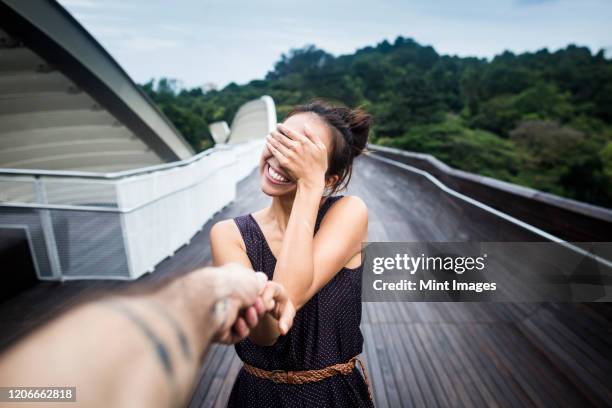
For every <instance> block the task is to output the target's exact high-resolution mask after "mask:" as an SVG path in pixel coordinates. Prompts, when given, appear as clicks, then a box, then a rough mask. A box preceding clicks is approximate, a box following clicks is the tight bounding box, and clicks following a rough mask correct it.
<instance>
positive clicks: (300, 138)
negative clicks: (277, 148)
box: [276, 123, 308, 142]
mask: <svg viewBox="0 0 612 408" xmlns="http://www.w3.org/2000/svg"><path fill="white" fill-rule="evenodd" d="M276 128H277V129H278V130H279V131H280V132H281V133H282V134H283V135H285V136H287V137H288V138H289V139H291V140H294V141H296V142H307V141H308V138H307V137H306V136H304V135H302V134H301V133H299V132H296V131H295V130H293V129H291V128H289V127H287V126H285V125H283V124H282V123H279V124H278V125H276Z"/></svg>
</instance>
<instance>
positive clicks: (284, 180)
mask: <svg viewBox="0 0 612 408" xmlns="http://www.w3.org/2000/svg"><path fill="white" fill-rule="evenodd" d="M305 124H308V128H309V129H310V131H311V132H312V133H314V134H316V135H317V136H318V137H319V138H320V139H321V141H322V142H323V144H325V147H326V148H327V151H328V152H331V149H332V133H331V130H330V129H329V127H328V126H327V125H326V124H325V123H324V122H323V120H322V119H321V118H320V117H319V116H317V114H316V113H310V112H305V113H297V114H295V115H293V116H291V117H289V118H287V119H285V121H284V122H283V125H285V126H287V127H288V128H290V129H293V130H295V131H296V132H299V133H301V134H305V133H306V130H305V129H304V125H305ZM259 175H260V177H261V191H263V192H264V194H266V195H269V196H271V197H280V196H284V195H287V194H291V195H293V194H295V190H296V189H297V183H296V181H295V180H291V179H290V177H289V176H288V175H287V172H286V171H285V170H284V169H283V168H282V167H281V166H280V164H279V163H278V160H277V159H276V158H275V157H274V156H273V155H272V153H270V151H269V150H268V148H267V147H264V149H263V152H262V153H261V159H260V160H259Z"/></svg>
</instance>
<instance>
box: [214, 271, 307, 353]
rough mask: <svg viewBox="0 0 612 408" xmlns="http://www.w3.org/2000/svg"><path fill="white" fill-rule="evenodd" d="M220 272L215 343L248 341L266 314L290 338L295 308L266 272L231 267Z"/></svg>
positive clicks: (215, 307) (215, 285)
mask: <svg viewBox="0 0 612 408" xmlns="http://www.w3.org/2000/svg"><path fill="white" fill-rule="evenodd" d="M213 269H215V270H216V272H217V273H216V275H217V276H216V277H215V279H214V280H215V283H214V287H215V290H214V292H215V297H216V302H215V304H214V305H215V306H214V308H213V315H214V316H213V317H214V321H215V322H216V324H217V330H216V332H215V335H214V336H213V341H214V342H217V343H223V344H234V343H237V342H239V341H240V340H242V339H244V338H246V337H247V336H248V335H249V334H250V332H251V330H252V329H253V328H255V327H256V326H257V325H258V324H259V323H260V322H261V321H262V319H263V318H264V316H265V315H266V314H268V315H270V317H272V318H274V319H275V320H276V321H277V322H278V330H279V332H280V333H281V334H282V335H285V334H287V332H288V331H289V329H290V328H291V326H292V324H293V318H294V316H295V307H294V306H293V303H292V302H291V300H290V299H289V296H288V295H287V291H286V290H285V288H284V286H283V285H281V284H280V283H278V282H274V281H270V280H268V277H267V276H266V275H265V274H264V273H262V272H253V271H252V270H250V269H248V268H245V267H243V266H242V265H239V264H227V265H224V266H222V267H218V268H213Z"/></svg>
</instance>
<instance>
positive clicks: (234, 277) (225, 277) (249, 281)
mask: <svg viewBox="0 0 612 408" xmlns="http://www.w3.org/2000/svg"><path fill="white" fill-rule="evenodd" d="M219 269H220V276H219V280H220V283H219V285H220V286H221V287H222V290H221V291H220V293H219V295H220V296H221V297H225V296H229V297H231V298H233V299H236V300H238V301H239V303H240V304H239V309H243V308H245V307H248V306H251V305H252V304H253V303H255V300H256V299H257V296H258V295H259V294H260V293H261V292H262V290H263V288H264V286H265V282H266V280H267V277H266V275H265V274H258V273H254V272H253V270H252V269H249V268H246V267H244V266H242V265H239V264H236V263H230V264H227V265H224V266H222V267H219Z"/></svg>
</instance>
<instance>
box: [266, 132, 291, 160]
mask: <svg viewBox="0 0 612 408" xmlns="http://www.w3.org/2000/svg"><path fill="white" fill-rule="evenodd" d="M274 133H275V132H272V133H270V134H269V135H268V136H266V141H267V142H268V143H270V144H271V145H272V147H274V148H275V149H276V150H278V151H279V152H281V154H282V155H283V156H285V157H287V158H289V157H291V155H292V154H293V153H292V149H294V147H293V146H292V145H290V144H289V143H288V142H291V143H295V142H293V141H291V140H289V139H287V138H286V137H285V136H282V135H278V134H277V135H274ZM281 138H282V139H285V140H286V142H281V141H280V140H279V139H281Z"/></svg>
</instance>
